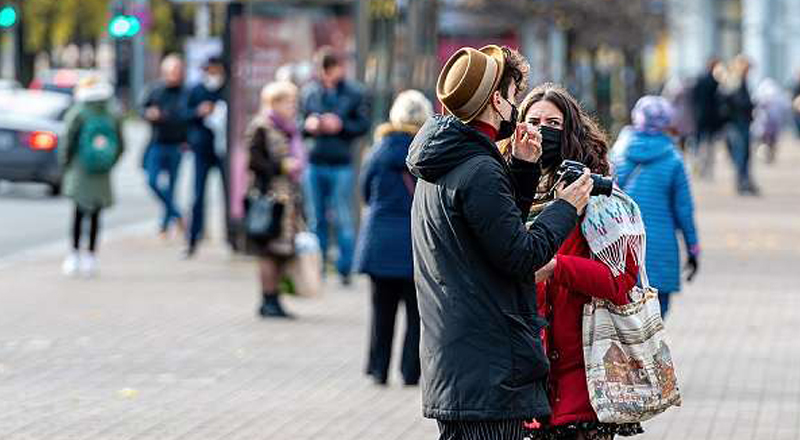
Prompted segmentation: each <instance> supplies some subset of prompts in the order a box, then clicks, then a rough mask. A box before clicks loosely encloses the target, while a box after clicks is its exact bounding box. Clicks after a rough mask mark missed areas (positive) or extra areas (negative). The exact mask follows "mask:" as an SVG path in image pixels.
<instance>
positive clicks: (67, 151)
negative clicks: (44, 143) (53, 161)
mask: <svg viewBox="0 0 800 440" xmlns="http://www.w3.org/2000/svg"><path fill="white" fill-rule="evenodd" d="M64 121H65V126H66V127H67V132H66V135H65V136H64V138H63V140H62V143H61V145H59V148H58V150H57V151H58V163H59V164H60V165H61V166H62V167H66V166H68V165H69V164H70V163H71V162H72V158H73V157H74V156H75V150H76V148H77V146H78V134H79V133H80V129H81V124H82V123H83V121H82V118H81V115H80V111H79V110H78V107H77V106H73V107H72V108H71V109H69V111H67V114H66V115H65V116H64Z"/></svg>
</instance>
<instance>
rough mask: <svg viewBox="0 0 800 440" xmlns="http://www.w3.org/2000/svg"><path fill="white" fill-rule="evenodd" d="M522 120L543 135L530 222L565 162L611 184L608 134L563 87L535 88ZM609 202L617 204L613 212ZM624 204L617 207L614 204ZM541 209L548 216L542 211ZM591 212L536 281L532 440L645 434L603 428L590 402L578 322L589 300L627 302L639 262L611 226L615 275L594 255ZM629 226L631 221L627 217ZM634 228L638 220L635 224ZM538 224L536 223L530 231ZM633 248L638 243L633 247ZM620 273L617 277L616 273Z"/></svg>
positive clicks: (598, 201) (601, 201)
mask: <svg viewBox="0 0 800 440" xmlns="http://www.w3.org/2000/svg"><path fill="white" fill-rule="evenodd" d="M520 114H521V117H522V120H523V121H524V122H525V123H527V124H529V125H531V126H532V127H533V128H536V129H538V130H539V131H540V132H541V133H542V158H541V161H540V165H541V168H542V179H541V182H540V184H539V188H541V191H540V194H539V197H538V198H537V200H536V204H535V206H534V209H533V210H532V211H531V215H532V217H533V219H534V222H537V221H540V219H541V218H542V217H543V216H545V215H546V212H547V211H546V209H547V208H546V207H548V206H552V203H554V202H553V200H554V197H553V192H552V189H553V188H554V187H556V185H557V184H558V182H559V180H560V176H559V173H558V170H559V168H560V165H561V163H562V162H563V161H564V160H572V161H577V162H580V163H582V164H584V165H585V166H586V167H587V168H588V169H589V170H591V172H592V173H595V174H599V175H602V176H610V175H611V169H610V164H609V162H608V158H607V154H608V141H607V138H606V134H605V133H604V132H603V131H602V129H601V128H600V127H599V126H598V125H597V123H596V122H595V121H594V120H592V118H591V117H590V116H589V115H588V113H586V112H585V111H584V110H583V109H582V108H581V107H580V105H579V104H578V102H577V101H576V100H575V98H573V97H572V96H571V95H570V94H569V92H567V91H566V89H564V88H563V87H561V86H559V85H556V84H549V83H548V84H543V85H540V86H538V87H536V88H534V89H533V90H532V91H531V92H530V93H529V94H528V96H527V97H526V98H525V99H524V100H523V101H522V104H521V105H520ZM611 201H613V202H614V203H615V204H614V205H611V203H610V202H611ZM619 201H621V202H622V203H618V202H619ZM591 203H593V204H594V205H595V206H600V207H610V206H615V207H616V206H627V205H629V204H630V203H631V202H630V200H629V199H628V198H627V196H625V195H624V194H621V193H619V192H616V191H615V192H614V193H613V195H612V196H608V197H607V196H600V197H593V201H592V202H591ZM543 209H545V210H544V211H543ZM589 213H590V211H587V213H586V214H585V215H583V216H581V218H580V221H579V223H578V224H576V225H575V224H574V225H573V226H572V227H571V228H570V231H569V234H568V237H567V239H566V240H565V241H564V242H563V243H562V244H561V246H560V247H559V249H558V252H557V253H556V255H555V258H553V259H552V260H550V262H549V263H548V264H547V265H545V266H544V267H543V268H541V269H540V270H539V271H538V272H537V273H536V282H537V283H538V284H537V286H536V292H537V296H536V301H537V308H538V311H539V315H540V316H541V317H543V318H545V319H547V322H548V326H547V328H546V329H545V330H544V341H545V342H544V346H545V349H546V353H547V356H548V357H549V359H550V374H549V378H548V380H549V382H548V390H549V401H550V405H551V409H552V412H551V415H550V417H549V419H548V418H544V419H538V420H537V425H538V426H537V427H536V429H534V430H532V431H531V438H533V439H570V440H572V439H585V438H592V439H602V440H606V439H611V438H613V437H614V435H617V434H620V435H634V434H638V433H641V432H642V429H641V426H640V425H639V424H638V423H637V424H632V423H631V424H610V423H600V422H599V421H598V418H597V414H596V413H595V411H594V409H593V408H592V405H591V403H590V401H589V391H588V388H587V385H586V365H585V363H584V359H583V340H582V334H583V333H582V326H581V319H582V316H583V313H584V312H583V310H584V306H585V305H586V304H587V303H590V302H591V301H592V298H593V297H594V298H600V299H604V300H608V301H610V302H613V303H614V304H617V305H624V304H628V303H629V302H630V300H629V297H628V292H630V290H631V289H632V288H633V287H634V286H635V285H636V282H637V276H638V274H639V266H640V264H639V262H638V261H637V259H636V257H635V256H636V255H641V254H638V253H637V252H636V251H635V250H636V249H637V247H638V249H641V247H642V246H643V244H644V243H642V240H641V239H642V237H640V236H638V235H634V234H631V233H620V234H619V236H615V235H614V234H613V233H612V231H616V230H617V229H618V227H617V226H616V224H605V223H603V227H604V228H605V229H606V230H608V231H609V233H608V234H607V236H604V237H603V238H604V239H609V240H611V239H612V238H615V239H617V240H619V241H618V242H615V245H616V246H618V248H619V249H620V250H622V251H623V252H622V253H623V254H622V255H619V258H621V261H616V262H615V263H617V265H615V266H614V271H612V268H611V267H609V266H608V265H607V263H604V262H603V261H601V259H600V258H597V256H596V255H594V254H593V253H592V251H591V249H593V247H592V246H591V245H592V244H594V243H590V242H589V238H587V237H586V236H584V234H583V230H582V223H583V222H586V221H589V222H594V223H598V222H602V221H603V219H604V218H609V217H610V216H606V217H602V216H600V217H597V218H588V219H587V216H588V215H589ZM628 218H631V217H628ZM634 220H637V219H635V217H634ZM638 221H639V224H641V219H638ZM534 224H535V223H534ZM637 240H638V241H637ZM617 267H621V268H622V269H621V270H619V272H615V271H617V270H618V269H617Z"/></svg>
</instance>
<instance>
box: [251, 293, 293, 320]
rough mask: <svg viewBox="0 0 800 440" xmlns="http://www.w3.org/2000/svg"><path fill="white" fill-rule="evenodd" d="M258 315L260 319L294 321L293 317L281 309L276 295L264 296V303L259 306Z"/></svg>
mask: <svg viewBox="0 0 800 440" xmlns="http://www.w3.org/2000/svg"><path fill="white" fill-rule="evenodd" d="M258 314H259V315H260V316H261V317H262V318H284V319H294V315H292V314H290V313H287V312H286V310H284V309H283V306H282V305H281V302H280V300H279V299H278V296H277V295H270V296H264V302H263V303H262V304H261V308H260V309H259V310H258Z"/></svg>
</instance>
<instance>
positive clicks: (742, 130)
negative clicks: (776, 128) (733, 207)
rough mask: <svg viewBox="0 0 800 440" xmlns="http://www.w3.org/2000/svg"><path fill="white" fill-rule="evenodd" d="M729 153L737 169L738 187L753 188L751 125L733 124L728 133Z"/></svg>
mask: <svg viewBox="0 0 800 440" xmlns="http://www.w3.org/2000/svg"><path fill="white" fill-rule="evenodd" d="M727 141H728V152H729V153H730V155H731V159H732V160H733V164H734V166H735V167H736V184H737V187H738V188H739V189H740V190H742V189H747V188H749V187H750V186H752V184H753V182H752V178H751V176H750V124H749V123H748V122H732V123H730V125H729V126H728V131H727Z"/></svg>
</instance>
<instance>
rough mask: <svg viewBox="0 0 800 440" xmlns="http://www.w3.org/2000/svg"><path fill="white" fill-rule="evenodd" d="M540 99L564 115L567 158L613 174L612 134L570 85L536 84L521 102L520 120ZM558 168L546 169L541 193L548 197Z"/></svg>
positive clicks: (563, 128)
mask: <svg viewBox="0 0 800 440" xmlns="http://www.w3.org/2000/svg"><path fill="white" fill-rule="evenodd" d="M539 101H548V102H550V103H551V104H553V105H555V106H556V107H557V108H558V109H559V110H560V111H561V113H562V114H563V115H564V125H563V127H562V138H561V153H562V156H563V158H564V159H569V160H575V161H578V162H581V163H583V164H584V165H586V166H587V167H588V168H589V169H590V170H591V171H592V172H593V173H596V174H601V175H603V176H609V175H610V174H611V166H610V164H609V162H608V149H609V146H608V136H607V135H606V132H605V131H604V130H603V129H602V128H601V127H600V125H599V124H598V123H597V122H596V121H595V120H594V118H592V116H591V115H589V114H588V113H587V112H586V111H585V110H584V109H583V108H582V107H581V105H580V104H579V103H578V101H577V100H576V99H575V98H574V97H573V96H572V95H571V94H570V93H569V92H568V91H567V89H565V88H564V87H562V86H560V85H558V84H553V83H544V84H541V85H539V86H536V87H534V89H533V90H531V92H530V93H529V94H528V96H526V97H525V99H524V100H523V101H522V104H520V109H519V114H520V121H524V120H525V119H526V118H527V115H528V111H530V109H531V107H532V106H533V104H535V103H537V102H539ZM509 153H510V151H509ZM555 171H556V167H552V168H551V169H546V170H543V173H544V175H543V179H542V181H541V182H540V195H544V196H545V197H546V195H547V194H546V193H547V192H549V190H550V189H551V188H552V187H553V185H554V184H555V182H556V173H555ZM542 193H544V194H542Z"/></svg>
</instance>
